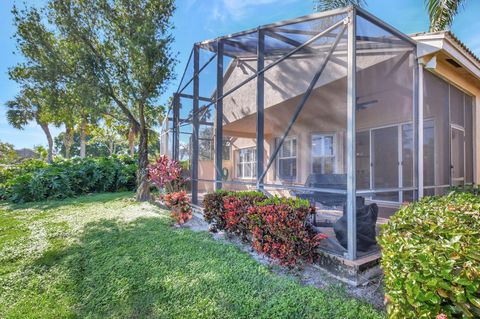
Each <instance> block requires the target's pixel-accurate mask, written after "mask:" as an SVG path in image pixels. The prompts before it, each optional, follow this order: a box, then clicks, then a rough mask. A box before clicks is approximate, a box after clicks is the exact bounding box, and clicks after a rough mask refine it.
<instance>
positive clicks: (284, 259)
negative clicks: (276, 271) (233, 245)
mask: <svg viewBox="0 0 480 319" xmlns="http://www.w3.org/2000/svg"><path fill="white" fill-rule="evenodd" d="M203 204H204V217H205V220H206V221H208V222H209V223H212V224H214V227H215V229H224V230H225V231H226V232H227V233H230V234H235V235H237V236H240V237H241V238H242V239H243V240H245V241H246V240H251V241H252V245H253V247H254V249H255V250H257V251H258V252H260V253H263V254H266V255H267V256H269V257H271V258H273V259H276V260H278V261H279V262H280V263H281V264H284V265H289V266H293V265H295V264H296V263H297V262H298V261H299V260H305V261H307V262H312V261H314V259H315V256H316V252H315V251H316V249H315V248H316V247H317V246H318V245H319V243H320V241H321V240H322V239H324V238H326V237H327V236H326V235H325V234H317V233H315V231H314V230H313V229H312V227H311V226H310V225H309V223H308V222H307V221H308V218H309V216H310V215H311V214H313V213H314V212H315V208H314V207H311V206H310V204H309V203H308V201H305V200H300V199H286V198H278V197H274V198H267V197H266V196H265V195H264V194H263V193H260V192H226V191H217V192H215V193H211V194H207V195H206V196H205V199H204V202H203Z"/></svg>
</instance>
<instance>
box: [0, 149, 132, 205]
mask: <svg viewBox="0 0 480 319" xmlns="http://www.w3.org/2000/svg"><path fill="white" fill-rule="evenodd" d="M135 174H136V163H135V161H134V160H133V159H132V158H130V157H128V156H119V157H116V156H115V157H99V158H87V159H73V160H63V161H58V162H54V163H53V164H46V163H44V162H41V161H27V162H26V163H23V164H20V165H18V166H13V167H9V168H6V169H2V171H0V199H6V200H10V201H13V202H32V201H41V200H45V199H63V198H67V197H74V196H77V195H82V194H88V193H97V192H115V191H123V190H134V189H135V176H136V175H135Z"/></svg>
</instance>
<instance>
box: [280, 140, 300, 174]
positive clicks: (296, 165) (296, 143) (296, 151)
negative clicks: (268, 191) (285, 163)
mask: <svg viewBox="0 0 480 319" xmlns="http://www.w3.org/2000/svg"><path fill="white" fill-rule="evenodd" d="M280 139H281V137H278V138H276V139H275V144H276V145H278V142H279V140H280ZM292 141H295V156H283V154H282V153H283V147H285V145H286V144H285V143H287V142H289V143H291V142H292ZM291 159H295V176H293V177H292V178H286V177H281V176H280V161H281V160H291ZM276 163H277V170H276V171H277V172H276V174H275V175H276V178H277V180H282V181H291V182H296V181H297V177H298V139H297V137H296V136H287V137H286V138H285V140H284V141H283V144H282V146H281V147H280V150H279V152H278V155H277V159H276Z"/></svg>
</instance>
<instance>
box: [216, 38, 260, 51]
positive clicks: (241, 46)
mask: <svg viewBox="0 0 480 319" xmlns="http://www.w3.org/2000/svg"><path fill="white" fill-rule="evenodd" d="M224 41H225V45H228V46H231V47H234V48H237V49H240V50H243V51H245V52H249V53H253V54H257V51H256V50H255V48H251V47H249V46H248V45H245V44H243V43H241V42H238V41H233V40H224Z"/></svg>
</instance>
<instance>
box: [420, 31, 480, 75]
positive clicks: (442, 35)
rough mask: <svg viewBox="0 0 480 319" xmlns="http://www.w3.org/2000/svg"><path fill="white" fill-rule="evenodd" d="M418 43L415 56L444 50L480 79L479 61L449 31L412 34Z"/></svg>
mask: <svg viewBox="0 0 480 319" xmlns="http://www.w3.org/2000/svg"><path fill="white" fill-rule="evenodd" d="M412 38H413V39H415V40H416V41H417V43H418V45H417V57H418V58H422V57H424V56H427V55H430V54H434V53H437V52H440V51H444V52H445V53H447V54H448V55H450V56H451V57H452V58H454V59H455V60H456V61H457V62H458V63H459V64H461V65H462V66H463V67H464V68H465V69H466V70H468V71H469V72H470V73H471V74H472V75H474V76H475V77H476V78H477V79H479V80H480V61H479V60H478V58H477V57H476V56H474V55H473V53H472V52H471V51H469V50H468V49H467V48H466V47H465V45H463V44H462V43H461V42H460V40H458V39H457V38H456V37H455V36H453V35H452V34H451V33H450V32H448V31H445V32H437V33H430V34H419V35H413V36H412Z"/></svg>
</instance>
